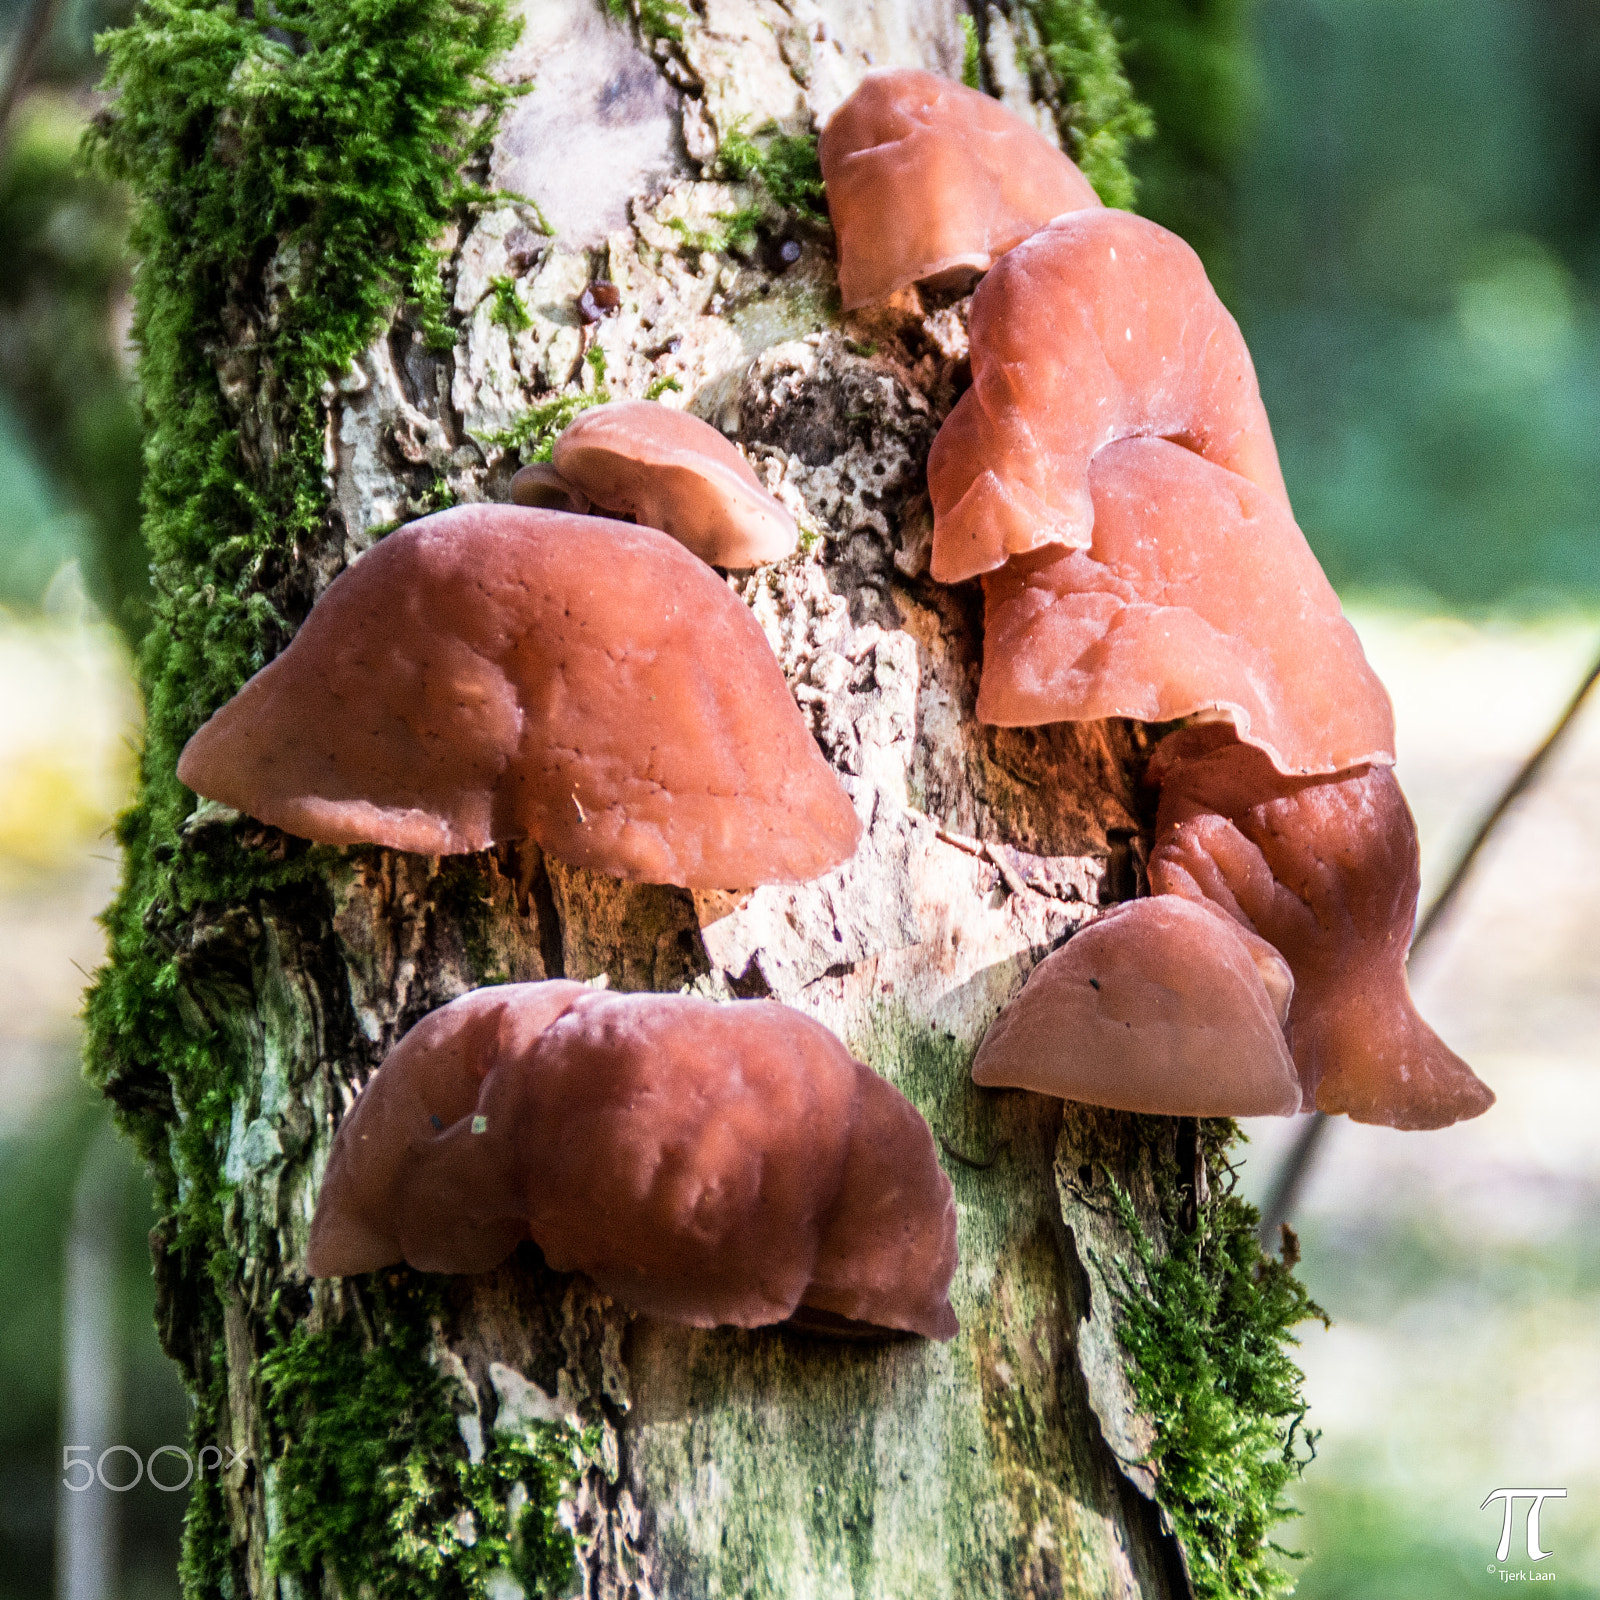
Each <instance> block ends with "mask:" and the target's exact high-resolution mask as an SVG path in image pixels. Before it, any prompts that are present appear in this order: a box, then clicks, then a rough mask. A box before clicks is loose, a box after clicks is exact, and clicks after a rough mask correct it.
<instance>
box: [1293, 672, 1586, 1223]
mask: <svg viewBox="0 0 1600 1600" xmlns="http://www.w3.org/2000/svg"><path fill="white" fill-rule="evenodd" d="M1597 682H1600V657H1597V658H1596V660H1595V662H1594V664H1593V665H1592V666H1591V667H1590V668H1589V671H1588V673H1587V674H1586V675H1585V677H1584V680H1583V682H1582V683H1581V684H1579V686H1578V690H1577V693H1575V694H1574V695H1573V697H1572V699H1571V700H1570V701H1569V702H1568V703H1567V708H1566V710H1565V711H1563V712H1562V713H1561V716H1560V717H1559V718H1558V719H1557V721H1556V724H1555V726H1554V727H1553V728H1551V730H1550V731H1549V733H1547V734H1546V735H1545V736H1544V739H1543V741H1542V742H1541V743H1540V745H1539V747H1538V749H1536V750H1535V751H1534V752H1533V754H1532V755H1530V756H1529V757H1528V759H1527V760H1526V761H1524V762H1523V763H1522V765H1521V767H1519V768H1518V769H1517V773H1516V776H1515V777H1513V778H1512V780H1511V782H1510V783H1508V784H1507V785H1506V786H1505V788H1504V789H1502V790H1501V792H1500V797H1499V799H1497V800H1496V801H1495V803H1494V804H1493V805H1492V806H1491V807H1490V808H1489V810H1488V811H1487V812H1486V813H1485V815H1484V818H1483V821H1482V822H1480V823H1479V824H1478V830H1477V832H1476V833H1474V834H1473V836H1472V838H1471V839H1470V840H1469V841H1468V844H1467V847H1466V849H1464V850H1463V851H1462V852H1461V857H1460V859H1459V860H1458V861H1457V862H1456V864H1455V868H1454V870H1453V871H1452V872H1451V874H1450V876H1449V877H1448V878H1447V879H1446V880H1445V883H1444V887H1443V888H1442V889H1440V891H1439V892H1438V894H1436V895H1435V896H1434V897H1433V900H1432V902H1431V903H1430V904H1429V906H1428V909H1427V910H1426V911H1425V912H1424V913H1423V914H1422V918H1421V920H1420V921H1419V922H1418V923H1417V931H1416V934H1415V936H1414V937H1413V939H1412V941H1411V955H1412V958H1413V959H1415V957H1416V956H1417V954H1418V953H1419V952H1420V951H1421V950H1422V948H1423V947H1424V945H1426V944H1427V942H1428V939H1429V936H1430V935H1431V934H1432V933H1433V931H1434V930H1435V929H1436V928H1437V927H1438V926H1439V923H1440V922H1441V920H1442V919H1443V917H1444V915H1445V913H1446V912H1447V911H1449V909H1450V908H1451V906H1453V905H1454V904H1455V902H1456V899H1457V898H1458V897H1459V895H1460V893H1461V890H1462V887H1463V886H1464V885H1465V883H1466V881H1467V878H1468V877H1469V876H1470V874H1471V872H1472V866H1473V863H1474V862H1475V861H1476V860H1477V859H1478V856H1479V855H1480V854H1481V853H1482V851H1483V847H1484V846H1485V845H1486V844H1487V843H1488V842H1489V839H1490V836H1491V835H1492V834H1493V833H1494V831H1495V829H1496V828H1498V827H1499V826H1500V824H1501V822H1502V821H1503V820H1504V819H1505V815H1506V813H1507V812H1508V811H1509V810H1510V809H1511V807H1512V806H1513V805H1515V804H1516V802H1517V801H1518V800H1519V799H1520V798H1521V797H1522V796H1523V795H1524V794H1526V793H1527V792H1528V790H1529V789H1531V788H1532V787H1533V785H1534V784H1535V783H1536V782H1537V781H1538V779H1539V775H1540V773H1541V772H1543V770H1544V768H1545V766H1546V765H1547V764H1548V762H1549V760H1550V757H1551V756H1552V755H1553V754H1554V753H1555V750H1556V747H1557V745H1559V744H1560V743H1561V741H1562V739H1563V738H1565V736H1566V734H1567V732H1568V730H1569V729H1570V728H1571V727H1572V724H1573V723H1574V722H1576V721H1577V718H1578V713H1579V711H1581V710H1582V709H1583V703H1584V701H1585V700H1587V699H1588V697H1589V693H1590V691H1591V690H1592V689H1593V688H1594V686H1595V684H1596V683H1597ZM1327 1126H1328V1114H1327V1112H1325V1111H1317V1112H1314V1113H1313V1114H1312V1116H1311V1118H1310V1120H1309V1121H1308V1122H1307V1123H1306V1125H1305V1127H1304V1128H1302V1129H1301V1130H1300V1136H1299V1137H1298V1138H1297V1139H1296V1140H1295V1142H1294V1145H1293V1147H1292V1148H1291V1149H1290V1151H1289V1153H1288V1155H1286V1156H1285V1157H1284V1158H1283V1165H1282V1166H1280V1167H1279V1168H1278V1174H1277V1176H1276V1177H1275V1178H1274V1179H1273V1180H1272V1188H1271V1189H1270V1191H1269V1192H1268V1194H1267V1198H1266V1200H1265V1201H1264V1202H1263V1203H1262V1206H1261V1239H1262V1247H1263V1248H1264V1249H1271V1248H1272V1247H1273V1243H1274V1241H1276V1239H1277V1237H1278V1233H1279V1230H1280V1228H1281V1226H1282V1224H1283V1223H1285V1222H1287V1221H1288V1220H1289V1216H1290V1213H1291V1212H1292V1211H1293V1210H1294V1208H1295V1205H1296V1203H1297V1202H1298V1201H1299V1198H1300V1193H1301V1191H1302V1190H1303V1189H1304V1187H1305V1183H1306V1177H1307V1174H1308V1173H1309V1172H1310V1169H1311V1163H1312V1161H1313V1160H1314V1159H1315V1157H1316V1154H1317V1151H1318V1150H1319V1149H1320V1148H1321V1145H1322V1142H1323V1139H1324V1137H1325V1136H1326V1131H1327Z"/></svg>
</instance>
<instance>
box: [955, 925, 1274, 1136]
mask: <svg viewBox="0 0 1600 1600" xmlns="http://www.w3.org/2000/svg"><path fill="white" fill-rule="evenodd" d="M1292 992H1293V980H1292V979H1291V978H1290V976H1289V970H1288V967H1287V965H1286V964H1285V962H1284V961H1283V959H1282V957H1281V956H1279V955H1278V954H1277V953H1276V952H1275V951H1273V950H1272V949H1271V948H1270V946H1268V945H1267V944H1266V943H1265V941H1264V940H1261V939H1259V938H1256V937H1254V936H1253V935H1251V934H1249V933H1248V932H1247V931H1246V930H1244V929H1242V928H1240V927H1239V926H1238V925H1237V924H1236V923H1234V922H1233V921H1232V920H1231V919H1230V918H1229V917H1227V916H1226V915H1225V914H1223V913H1222V912H1220V911H1218V910H1217V909H1216V908H1215V907H1212V906H1208V905H1205V904H1204V903H1199V904H1196V903H1193V902H1190V901H1188V900H1183V899H1179V898H1178V897H1177V896H1175V895H1157V896H1154V897H1152V898H1150V899H1145V900H1133V901H1130V902H1128V903H1126V904H1124V905H1120V906H1117V907H1114V908H1113V909H1112V910H1110V911H1108V912H1106V913H1105V914H1104V915H1102V916H1100V917H1098V918H1096V919H1095V921H1093V922H1091V923H1090V924H1089V925H1088V926H1087V927H1085V928H1083V929H1082V930H1081V931H1079V932H1078V933H1076V934H1074V935H1073V936H1072V938H1070V939H1069V940H1068V941H1067V942H1066V944H1064V945H1063V946H1062V947H1061V948H1060V949H1059V950H1056V951H1054V952H1052V953H1051V954H1050V955H1048V956H1046V957H1045V959H1044V960H1043V961H1041V962H1040V963H1039V965H1038V966H1037V967H1035V968H1034V970H1033V972H1032V973H1031V974H1030V975H1029V977H1028V981H1027V983H1026V984H1025V985H1024V986H1023V989H1022V993H1021V994H1019V995H1018V996H1017V998H1016V999H1015V1000H1013V1001H1012V1002H1011V1003H1010V1005H1008V1006H1007V1007H1006V1008H1005V1010H1003V1011H1002V1012H1001V1013H1000V1015H999V1016H998V1017H997V1018H996V1019H995V1022H994V1025H993V1026H992V1027H991V1028H990V1029H989V1031H988V1033H987V1034H986V1035H985V1036H984V1040H983V1043H982V1044H981V1045H980V1046H979V1047H978V1054H977V1057H976V1059H975V1060H974V1061H973V1064H972V1078H973V1081H974V1082H975V1083H979V1084H984V1085H986V1086H989V1087H992V1088H1012V1089H1032V1090H1034V1091H1035V1092H1036V1093H1038V1094H1049V1095H1059V1096H1060V1097H1061V1098H1062V1099H1064V1100H1079V1101H1083V1102H1086V1103H1087V1104H1089V1105H1096V1106H1109V1107H1111V1108H1113V1109H1115V1110H1119V1111H1143V1112H1150V1113H1156V1114H1160V1115H1165V1116H1186V1117H1259V1116H1288V1115H1289V1114H1290V1113H1291V1112H1294V1111H1298V1110H1299V1109H1300V1080H1299V1079H1298V1078H1297V1077H1296V1076H1295V1070H1294V1063H1293V1062H1292V1061H1291V1060H1290V1059H1289V1052H1288V1048H1287V1046H1286V1045H1285V1043H1284V1037H1283V1026H1282V1022H1283V1015H1284V1012H1285V1011H1286V1010H1287V1007H1288V1003H1289V996H1290V994H1291V993H1292Z"/></svg>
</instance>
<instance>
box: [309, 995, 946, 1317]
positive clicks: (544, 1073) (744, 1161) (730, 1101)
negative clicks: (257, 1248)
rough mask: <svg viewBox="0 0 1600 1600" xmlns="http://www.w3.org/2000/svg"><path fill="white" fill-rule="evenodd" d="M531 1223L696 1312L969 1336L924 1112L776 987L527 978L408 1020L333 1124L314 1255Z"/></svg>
mask: <svg viewBox="0 0 1600 1600" xmlns="http://www.w3.org/2000/svg"><path fill="white" fill-rule="evenodd" d="M391 1068H395V1069H396V1070H395V1071H394V1073H393V1075H392V1076H390V1073H391ZM436 1082H439V1083H443V1084H444V1085H445V1091H443V1092H441V1091H437V1090H434V1091H433V1092H431V1095H430V1094H424V1093H422V1092H421V1090H420V1089H419V1085H421V1086H422V1088H430V1086H432V1085H434V1084H435V1083H436ZM469 1089H475V1090H476V1092H475V1094H472V1095H471V1096H470V1097H469V1095H468V1094H467V1090H469ZM448 1113H454V1114H455V1115H454V1120H453V1121H452V1122H451V1123H448V1124H446V1125H445V1126H444V1127H443V1128H442V1129H440V1128H438V1127H437V1126H436V1119H437V1120H441V1121H442V1119H443V1117H444V1116H445V1115H446V1114H448ZM523 1238H532V1239H533V1240H534V1241H535V1242H536V1243H537V1244H538V1245H539V1246H540V1248H541V1249H542V1250H543V1251H544V1253H545V1258H546V1260H547V1261H548V1262H549V1264H550V1265H551V1266H552V1267H554V1268H556V1269H557V1270H559V1271H569V1272H572V1271H581V1272H584V1273H587V1274H588V1275H589V1276H590V1277H591V1278H593V1279H594V1280H595V1282H596V1283H597V1284H598V1285H599V1287H600V1288H601V1289H603V1290H604V1291H605V1292H606V1293H608V1294H610V1295H612V1296H613V1298H615V1299H616V1300H617V1301H618V1302H619V1303H621V1304H623V1305H625V1306H627V1307H628V1308H629V1309H631V1310H634V1311H640V1312H644V1313H646V1314H649V1315H653V1316H659V1317H665V1318H668V1319H670V1320H673V1321H677V1322H686V1323H689V1324H692V1325H694V1326H700V1327H714V1326H718V1325H722V1324H733V1325H735V1326H740V1327H755V1326H759V1325H762V1324H766V1323H771V1322H779V1321H783V1320H784V1319H785V1318H787V1317H789V1316H791V1315H793V1313H794V1312H795V1310H796V1308H797V1307H798V1306H799V1305H800V1304H801V1302H802V1299H804V1300H805V1302H806V1303H807V1304H819V1305H822V1306H823V1307H824V1309H829V1310H837V1311H838V1312H839V1313H840V1314H842V1315H846V1316H850V1317H853V1318H855V1319H856V1320H859V1321H870V1322H873V1323H875V1324H877V1325H878V1326H880V1327H886V1328H898V1329H906V1330H909V1331H913V1332H918V1333H925V1334H927V1335H928V1336H930V1337H933V1338H941V1339H943V1338H949V1337H951V1336H952V1335H953V1334H954V1333H955V1331H956V1327H955V1320H954V1316H953V1313H952V1312H951V1310H950V1306H949V1301H948V1290H949V1285H950V1279H951V1276H952V1274H953V1273H954V1270H955V1262H956V1254H955V1208H954V1201H953V1197H952V1192H951V1188H950V1182H949V1180H948V1179H947V1178H946V1177H945V1176H944V1174H943V1173H942V1172H941V1171H940V1170H939V1165H938V1161H937V1158H936V1156H935V1154H934V1149H933V1139H932V1135H931V1134H930V1133H929V1132H928V1129H927V1125H926V1123H924V1122H923V1121H922V1118H921V1117H920V1116H919V1115H918V1114H917V1112H916V1111H915V1109H914V1108H913V1107H912V1106H911V1105H910V1104H909V1103H908V1102H907V1101H906V1100H905V1099H904V1098H903V1097H902V1096H900V1095H899V1094H898V1093H897V1092H896V1091H895V1090H894V1089H893V1088H892V1087H890V1086H889V1085H888V1084H887V1083H885V1082H883V1080H881V1079H879V1078H878V1077H877V1076H876V1074H874V1073H873V1072H872V1071H871V1070H870V1069H869V1068H867V1067H864V1066H862V1065H861V1064H860V1063H859V1062H856V1061H853V1060H852V1059H851V1057H850V1055H849V1053H848V1052H847V1051H846V1050H845V1048H844V1046H843V1045H841V1044H840V1043H839V1041H838V1040H837V1039H836V1038H834V1036H833V1035H832V1034H831V1033H829V1032H828V1030H827V1029H826V1028H824V1027H822V1026H821V1024H819V1023H816V1022H813V1021H812V1020H811V1019H810V1018H808V1017H805V1016H804V1015H802V1014H801V1013H799V1012H796V1011H793V1010H790V1009H789V1008H788V1007H785V1006H781V1005H778V1004H776V1003H774V1002H771V1001H739V1002H734V1003H732V1004H728V1005H715V1004H713V1003H711V1002H709V1001H704V1000H695V999H689V998H685V997H683V996H679V995H655V994H633V995H610V994H604V993H597V992H595V991H592V990H588V989H585V988H583V987H582V986H581V985H578V984H570V983H561V982H550V983H535V984H511V985H506V986H504V987H501V988H494V989H487V990H479V991H477V992H476V993H474V994H472V995H468V996H464V997H463V998H462V999H461V1000H457V1001H454V1002H452V1003H451V1004H450V1005H448V1006H445V1007H443V1008H441V1009H440V1010H439V1011H436V1012H434V1013H433V1014H432V1015H431V1016H430V1017H428V1018H427V1019H426V1020H425V1022H423V1023H421V1024H419V1025H418V1027H417V1028H415V1029H413V1030H412V1032H411V1033H410V1034H408V1035H407V1036H406V1038H405V1039H403V1040H402V1041H401V1043H400V1044H399V1045H398V1046H396V1048H395V1050H394V1051H393V1052H391V1054H390V1057H389V1059H388V1060H387V1061H386V1062H385V1063H384V1065H383V1066H382V1067H381V1068H379V1070H378V1072H377V1073H376V1074H375V1075H374V1077H373V1079H372V1081H371V1082H370V1083H369V1085H368V1086H367V1088H366V1089H365V1090H364V1091H363V1093H362V1094H361V1095H360V1097H358V1099H357V1101H356V1104H355V1106H354V1108H353V1109H352V1111H351V1113H350V1115H349V1116H348V1117H347V1118H346V1121H345V1123H344V1125H342V1126H341V1128H340V1129H339V1132H338V1135H337V1137H336V1139H335V1142H334V1150H333V1154H332V1156H331V1157H330V1159H329V1163H328V1176H327V1180H326V1182H325V1184H324V1188H323V1191H322V1194H321V1195H320V1196H319V1199H318V1202H317V1212H316V1216H315V1218H314V1220H313V1224H312V1248H311V1251H310V1255H309V1261H308V1266H309V1270H310V1271H311V1272H312V1273H313V1274H316V1275H326V1274H329V1273H336V1272H337V1273H345V1272H358V1271H367V1270H372V1269H374V1268H376V1267H379V1266H384V1265H388V1264H390V1263H392V1262H395V1261H399V1260H401V1259H404V1260H406V1261H408V1262H409V1263H410V1264H411V1265H413V1266H416V1267H420V1268H423V1269H424V1270H428V1271H437V1272H481V1271H486V1270H488V1268H490V1267H492V1266H493V1265H495V1264H496V1262H498V1261H499V1260H501V1259H502V1258H503V1257H504V1256H505V1255H506V1254H507V1253H508V1252H509V1251H510V1250H511V1249H512V1248H513V1247H514V1246H515V1244H516V1243H517V1242H518V1241H519V1240H520V1239H523ZM808 1291H814V1295H813V1293H811V1292H808Z"/></svg>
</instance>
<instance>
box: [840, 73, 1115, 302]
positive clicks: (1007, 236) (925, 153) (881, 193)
mask: <svg viewBox="0 0 1600 1600" xmlns="http://www.w3.org/2000/svg"><path fill="white" fill-rule="evenodd" d="M817 158H818V160H819V161H820V162H821V164H822V178H823V182H824V184H825V185H826V186H827V191H828V212H829V215H830V217H831V218H832V220H833V229H834V233H835V234H836V235H837V237H838V241H839V293H840V295H841V297H842V299H843V301H844V309H845V310H846V311H853V310H855V309H856V308H857V307H859V306H864V305H870V304H871V303H872V302H873V301H875V300H884V299H887V298H888V297H889V296H890V295H891V294H893V293H894V292H895V291H896V290H897V289H903V288H904V287H905V286H906V285H907V284H908V283H917V282H923V281H926V280H929V279H933V280H940V279H945V278H955V277H958V276H965V275H971V274H976V273H981V272H987V271H988V270H989V268H990V266H991V265H993V263H994V262H995V260H996V259H997V258H998V257H1000V256H1002V255H1004V254H1005V252H1006V251H1007V250H1010V249H1012V248H1013V247H1014V246H1015V245H1017V244H1020V243H1021V242H1022V240H1024V239H1026V238H1027V237H1028V235H1029V234H1031V233H1033V232H1034V231H1035V230H1037V229H1038V228H1040V227H1042V226H1043V225H1044V224H1045V223H1046V222H1048V221H1049V220H1050V219H1051V218H1052V217H1058V216H1060V215H1061V213H1062V212H1063V211H1079V210H1082V209H1084V208H1085V207H1090V206H1098V205H1099V204H1100V198H1099V196H1098V195H1096V194H1095V192H1094V190H1093V188H1091V187H1090V184H1089V180H1088V179H1087V178H1085V177H1084V175H1083V174H1082V173H1081V172H1079V171H1078V169H1077V167H1075V166H1074V165H1073V164H1072V162H1071V161H1069V160H1068V159H1067V157H1066V156H1064V155H1063V154H1062V153H1061V152H1060V151H1059V150H1058V149H1056V147H1055V146H1054V145H1053V144H1051V143H1050V141H1049V140H1048V139H1046V138H1045V137H1044V135H1043V134H1041V133H1039V132H1038V131H1036V130H1035V129H1033V128H1030V127H1029V126H1028V125H1027V123H1025V122H1024V121H1023V120H1022V119H1021V118H1020V117H1018V116H1016V115H1015V114H1014V113H1013V112H1010V111H1008V110H1007V109H1006V108H1005V107H1004V106H1003V105H1001V104H1000V102H999V101H998V100H994V99H991V98H990V97H989V96H988V95H986V94H980V93H979V92H978V91H977V90H976V89H968V88H967V87H965V85H963V84H959V83H952V82H951V81H950V80H949V79H948V78H941V77H938V76H936V75H935V74H934V73H931V72H919V71H916V70H915V69H912V68H888V69H885V70H883V71H880V72H869V73H868V74H867V76H866V77H865V78H864V79H862V81H861V86H860V87H859V88H858V89H857V90H856V91H855V93H854V94H852V95H851V96H850V98H849V99H848V100H846V101H845V102H844V103H843V104H842V105H841V106H840V107H839V109H838V110H837V111H835V112H834V114H833V115H832V116H831V117H830V118H829V119H828V125H827V126H826V127H825V128H824V129H823V130H822V137H821V138H820V139H819V140H818V141H817Z"/></svg>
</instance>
